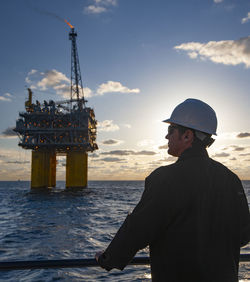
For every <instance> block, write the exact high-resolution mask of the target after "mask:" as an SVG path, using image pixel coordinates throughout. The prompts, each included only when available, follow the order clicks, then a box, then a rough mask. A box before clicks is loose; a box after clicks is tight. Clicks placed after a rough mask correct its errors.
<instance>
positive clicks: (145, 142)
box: [137, 139, 154, 147]
mask: <svg viewBox="0 0 250 282" xmlns="http://www.w3.org/2000/svg"><path fill="white" fill-rule="evenodd" d="M153 144H154V140H152V139H143V140H141V141H139V142H137V146H139V147H148V146H150V145H153Z"/></svg>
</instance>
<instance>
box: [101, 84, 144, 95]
mask: <svg viewBox="0 0 250 282" xmlns="http://www.w3.org/2000/svg"><path fill="white" fill-rule="evenodd" d="M112 92H119V93H139V92H140V89H139V88H134V89H129V88H128V87H126V86H123V85H122V84H121V83H120V82H117V81H111V80H110V81H107V82H106V83H102V84H101V85H99V87H98V89H97V94H99V95H103V94H105V93H112Z"/></svg>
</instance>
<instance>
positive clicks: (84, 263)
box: [0, 254, 250, 271]
mask: <svg viewBox="0 0 250 282" xmlns="http://www.w3.org/2000/svg"><path fill="white" fill-rule="evenodd" d="M240 262H250V254H241V255H240ZM149 263H150V260H149V257H135V258H133V259H132V261H131V262H130V263H129V264H130V265H144V264H149ZM93 266H99V264H98V263H97V261H96V260H95V259H62V260H37V261H29V260H27V261H5V262H0V271H6V270H22V269H41V268H81V267H93Z"/></svg>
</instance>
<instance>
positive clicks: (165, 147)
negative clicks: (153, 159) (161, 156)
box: [158, 144, 168, 150]
mask: <svg viewBox="0 0 250 282" xmlns="http://www.w3.org/2000/svg"><path fill="white" fill-rule="evenodd" d="M158 149H160V150H162V149H168V144H166V145H162V146H159V147H158Z"/></svg>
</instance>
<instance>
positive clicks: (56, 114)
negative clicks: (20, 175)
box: [14, 20, 98, 188]
mask: <svg viewBox="0 0 250 282" xmlns="http://www.w3.org/2000/svg"><path fill="white" fill-rule="evenodd" d="M65 22H66V23H67V24H68V25H69V26H70V28H71V30H70V33H69V39H70V40H71V89H70V99H68V100H63V101H53V100H49V101H44V102H43V103H40V102H39V101H36V102H35V103H33V101H32V94H33V93H32V91H31V89H28V95H29V96H28V100H27V101H26V102H25V111H24V112H20V113H19V119H18V120H17V121H16V128H15V129H14V131H16V132H17V133H18V136H19V139H20V142H19V144H18V145H19V146H21V147H22V148H24V149H31V150H32V157H31V188H47V187H55V186H56V163H57V162H56V156H57V155H66V187H67V188H82V187H86V186H87V179H88V177H87V175H88V152H93V151H94V150H96V149H98V146H97V144H96V124H97V121H96V119H95V113H94V110H93V109H92V108H89V107H86V102H87V100H85V98H84V93H83V86H82V78H81V71H80V64H79V58H78V52H77V45H76V37H77V33H76V32H75V29H74V27H73V26H72V25H70V23H68V22H67V21H66V20H65Z"/></svg>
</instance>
